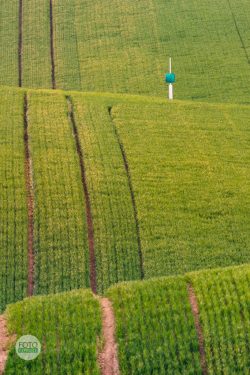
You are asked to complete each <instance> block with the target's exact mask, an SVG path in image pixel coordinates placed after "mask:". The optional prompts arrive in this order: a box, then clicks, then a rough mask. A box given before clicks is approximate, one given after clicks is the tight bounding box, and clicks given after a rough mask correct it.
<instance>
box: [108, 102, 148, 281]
mask: <svg viewBox="0 0 250 375" xmlns="http://www.w3.org/2000/svg"><path fill="white" fill-rule="evenodd" d="M108 112H109V117H110V120H111V123H112V125H113V128H114V132H115V135H116V139H117V142H118V144H119V147H120V150H121V154H122V159H123V163H124V167H125V170H126V175H127V180H128V185H129V191H130V196H131V201H132V206H133V212H134V220H135V226H136V237H137V246H138V255H139V259H140V273H141V279H144V267H143V256H142V248H141V236H140V225H139V220H138V212H137V206H136V201H135V194H134V189H133V184H132V179H131V174H130V169H129V164H128V159H127V155H126V152H125V149H124V146H123V143H122V141H121V139H120V136H119V133H118V130H117V128H116V125H115V123H114V119H113V116H112V107H109V108H108Z"/></svg>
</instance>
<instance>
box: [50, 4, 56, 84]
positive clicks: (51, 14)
mask: <svg viewBox="0 0 250 375" xmlns="http://www.w3.org/2000/svg"><path fill="white" fill-rule="evenodd" d="M49 20H50V58H51V82H52V89H53V90H55V89H56V79H55V53H54V25H53V2H52V0H50V2H49Z"/></svg>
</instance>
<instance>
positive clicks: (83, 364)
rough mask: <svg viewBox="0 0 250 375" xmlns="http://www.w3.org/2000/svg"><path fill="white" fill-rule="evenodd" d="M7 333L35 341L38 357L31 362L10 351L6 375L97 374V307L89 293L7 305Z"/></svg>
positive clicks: (98, 333) (82, 291)
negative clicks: (39, 349) (28, 335)
mask: <svg viewBox="0 0 250 375" xmlns="http://www.w3.org/2000/svg"><path fill="white" fill-rule="evenodd" d="M6 315H7V318H8V325H9V331H10V332H11V333H12V332H13V333H15V334H16V335H17V338H19V337H21V336H22V335H25V334H26V333H27V332H28V333H29V334H30V335H33V336H35V337H37V338H38V339H39V341H40V342H41V344H42V355H40V356H39V357H38V358H37V359H36V360H33V361H31V362H27V361H24V360H22V359H20V358H19V357H17V355H16V352H15V349H14V348H13V349H12V350H11V351H10V354H9V358H8V362H7V366H6V371H5V373H6V374H13V375H16V374H37V375H38V374H41V375H44V374H59V373H62V374H80V373H81V374H89V375H90V374H91V375H98V374H100V372H99V369H98V366H97V357H96V356H97V344H98V337H100V335H101V314H100V308H99V304H98V302H97V300H96V298H94V297H93V295H92V293H91V292H90V291H87V290H86V291H84V290H79V291H74V292H70V293H63V294H57V295H49V296H46V297H33V298H30V299H24V301H22V302H18V303H16V304H13V305H10V306H9V307H8V309H7V311H6Z"/></svg>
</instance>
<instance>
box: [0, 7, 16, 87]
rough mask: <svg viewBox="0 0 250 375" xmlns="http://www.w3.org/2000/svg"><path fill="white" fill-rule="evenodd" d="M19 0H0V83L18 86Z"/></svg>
mask: <svg viewBox="0 0 250 375" xmlns="http://www.w3.org/2000/svg"><path fill="white" fill-rule="evenodd" d="M18 7H19V0H11V1H9V0H2V1H1V10H0V25H1V27H0V50H1V57H0V85H6V86H7V85H10V86H18V55H17V51H18Z"/></svg>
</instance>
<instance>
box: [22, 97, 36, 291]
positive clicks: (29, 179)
mask: <svg viewBox="0 0 250 375" xmlns="http://www.w3.org/2000/svg"><path fill="white" fill-rule="evenodd" d="M24 149H25V181H26V192H27V206H28V289H27V295H28V296H29V297H30V296H32V295H33V290H34V264H35V256H34V188H33V176H32V161H31V156H30V148H29V134H28V99H27V94H25V96H24Z"/></svg>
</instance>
